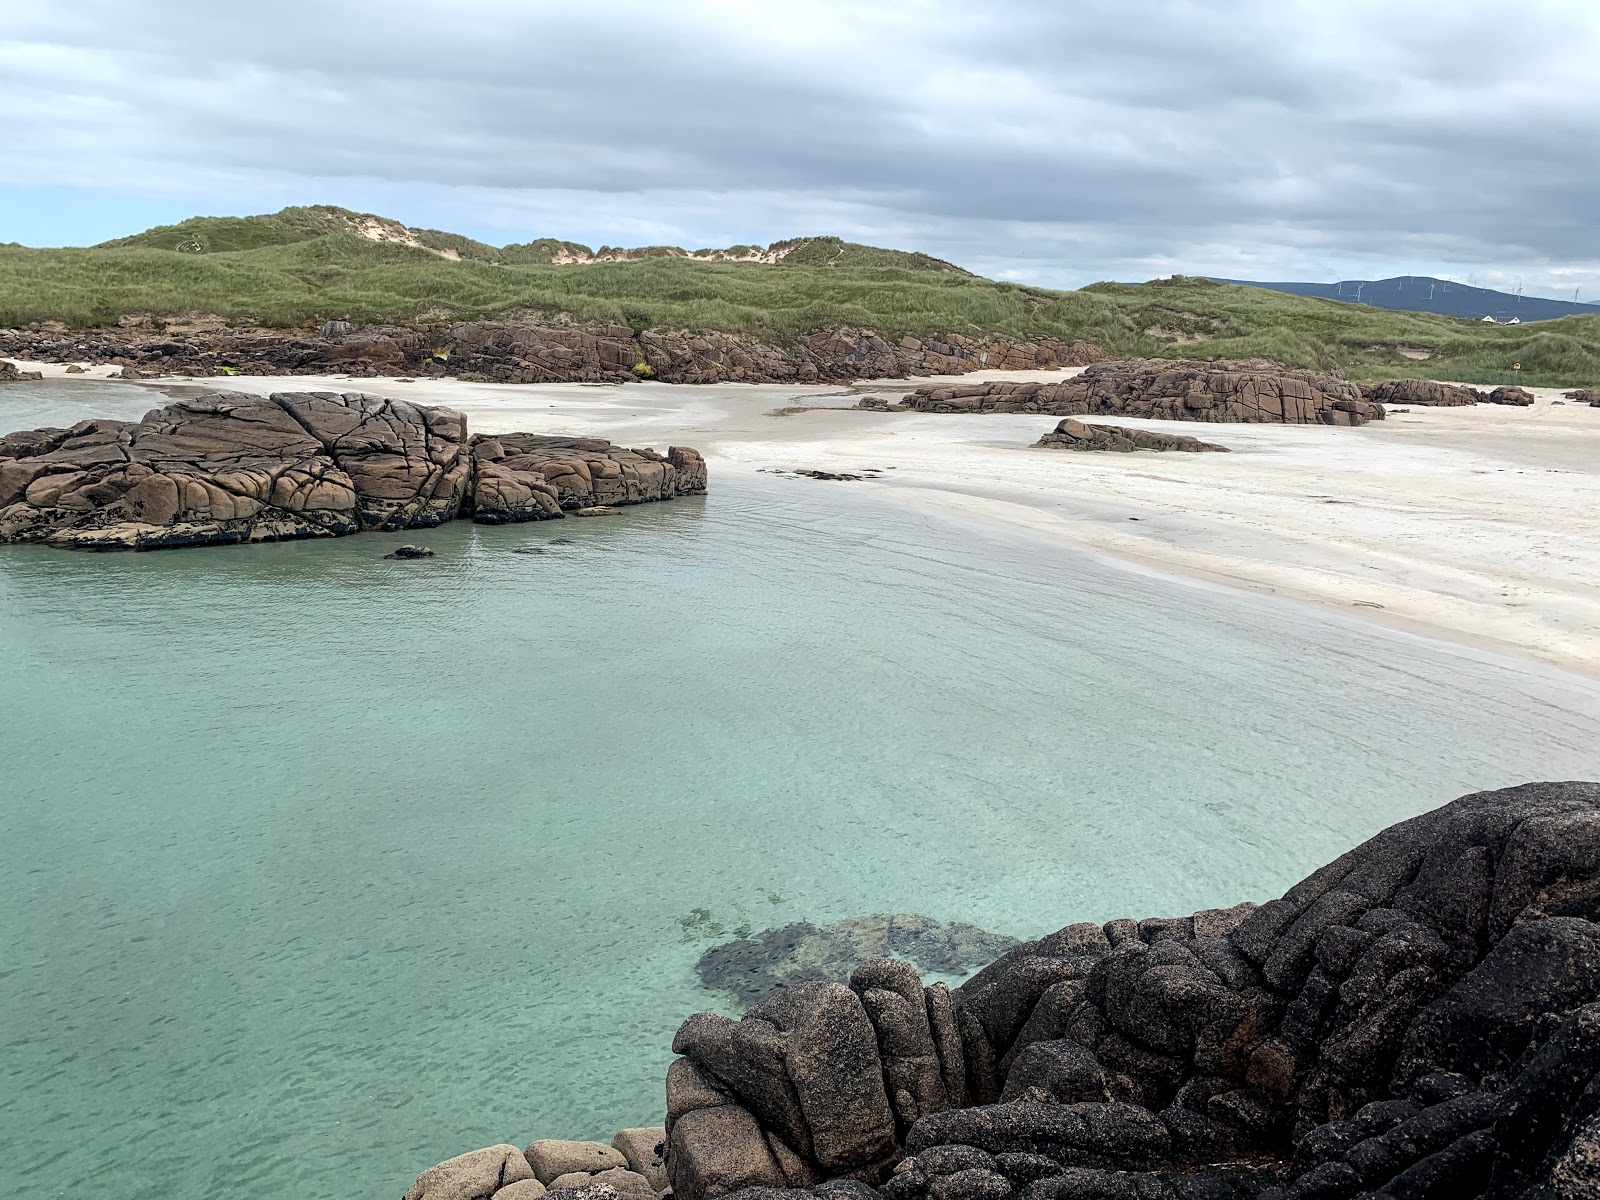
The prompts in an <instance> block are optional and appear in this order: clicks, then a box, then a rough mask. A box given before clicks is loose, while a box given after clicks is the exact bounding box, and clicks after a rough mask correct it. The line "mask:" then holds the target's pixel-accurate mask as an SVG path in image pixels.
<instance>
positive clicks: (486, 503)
mask: <svg viewBox="0 0 1600 1200" xmlns="http://www.w3.org/2000/svg"><path fill="white" fill-rule="evenodd" d="M680 463H681V464H682V466H683V470H682V471H681V472H680V469H679V465H678V464H680ZM704 490H705V464H704V461H703V460H702V459H701V458H700V456H699V455H698V454H697V453H696V452H694V451H693V450H689V449H686V448H683V447H674V448H673V451H672V453H671V454H670V455H669V456H667V457H665V458H664V457H663V456H661V455H660V454H657V453H656V452H655V451H654V450H649V449H640V450H628V449H624V448H622V447H619V446H613V445H611V444H610V443H609V442H606V441H602V440H600V439H596V438H577V439H575V438H556V437H545V436H540V435H535V434H505V435H501V436H500V437H497V438H490V439H473V438H471V437H470V436H469V435H468V432H467V424H466V418H465V417H464V416H463V415H462V414H461V413H459V412H456V411H454V410H453V409H448V408H436V407H427V406H424V405H417V404H411V403H408V402H407V401H404V400H385V399H380V398H378V397H373V396H365V395H360V394H357V393H343V394H341V393H336V392H278V393H274V394H273V395H271V396H266V397H256V396H247V395H241V394H236V393H227V392H216V393H212V394H209V395H204V396H200V397H197V398H194V399H187V400H179V401H175V402H173V403H171V404H168V405H166V406H165V407H163V408H158V409H155V410H153V411H152V412H149V413H147V414H146V415H145V416H144V418H143V419H142V420H140V421H82V422H79V423H78V424H77V425H74V426H73V427H72V428H71V429H36V430H27V431H23V432H20V433H13V434H9V435H6V436H5V437H0V543H3V542H44V543H47V544H49V545H53V546H62V547H67V548H74V549H90V550H123V549H134V550H145V549H161V548H166V547H176V546H204V545H218V544H227V543H237V542H260V541H280V540H286V539H292V538H305V537H330V536H339V535H342V534H349V533H356V532H360V531H363V530H373V529H376V530H402V529H419V528H428V527H431V526H435V525H439V524H442V523H443V522H445V521H449V520H451V519H453V518H455V517H457V516H471V517H472V518H473V519H474V520H478V521H481V522H484V523H490V524H495V523H501V522H505V521H521V520H534V519H541V518H546V517H559V516H561V515H562V514H563V511H564V510H567V509H581V508H584V507H586V506H589V505H594V504H607V505H618V504H639V503H644V502H647V501H654V500H670V499H672V498H673V497H675V496H679V495H685V494H690V493H694V492H701V491H704Z"/></svg>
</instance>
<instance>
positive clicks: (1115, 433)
mask: <svg viewBox="0 0 1600 1200" xmlns="http://www.w3.org/2000/svg"><path fill="white" fill-rule="evenodd" d="M1034 445H1035V446H1049V447H1053V448H1056V449H1060V450H1114V451H1120V452H1124V453H1126V452H1129V451H1133V450H1180V451H1184V452H1187V453H1199V452H1201V451H1205V450H1220V451H1222V452H1223V453H1227V450H1228V447H1226V446H1219V445H1217V444H1216V443H1215V442H1202V441H1201V440H1200V439H1199V438H1192V437H1185V436H1184V435H1183V434H1181V433H1154V432H1152V431H1151V430H1148V429H1129V428H1127V427H1125V426H1122V425H1086V424H1084V423H1083V422H1082V421H1080V420H1078V419H1077V418H1075V417H1068V418H1067V419H1066V420H1064V421H1062V422H1061V424H1059V425H1057V426H1056V427H1055V430H1054V431H1053V432H1051V433H1047V434H1045V435H1044V436H1043V437H1041V438H1040V439H1039V440H1038V441H1037V442H1035V443H1034Z"/></svg>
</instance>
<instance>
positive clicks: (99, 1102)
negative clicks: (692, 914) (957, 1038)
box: [0, 398, 1600, 1200]
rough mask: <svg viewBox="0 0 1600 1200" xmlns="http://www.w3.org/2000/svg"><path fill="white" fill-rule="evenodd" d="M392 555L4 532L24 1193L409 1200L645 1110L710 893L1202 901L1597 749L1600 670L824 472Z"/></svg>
mask: <svg viewBox="0 0 1600 1200" xmlns="http://www.w3.org/2000/svg"><path fill="white" fill-rule="evenodd" d="M128 403H129V405H130V407H141V406H142V407H148V406H149V405H148V403H145V402H144V401H142V400H141V401H140V402H139V403H138V404H136V403H135V402H134V398H130V399H129V400H128ZM141 410H142V408H141ZM56 419H57V420H58V421H59V420H60V419H61V418H59V417H57V418H56ZM556 537H563V538H568V539H571V542H572V544H571V545H567V546H560V545H550V544H549V543H550V540H551V539H552V538H556ZM403 540H407V539H405V538H402V537H390V536H384V535H375V534H374V535H363V536H361V537H357V538H348V539H343V540H340V541H336V542H326V543H298V544H290V545H281V546H262V547H230V548H219V549H209V550H204V551H189V552H169V553H162V554H151V555H110V556H93V555H76V554H66V553H59V552H54V551H49V550H43V549H36V548H29V547H16V548H6V549H0V663H3V664H4V669H3V670H0V703H3V705H4V713H5V723H4V726H3V732H0V752H3V759H0V761H3V763H4V767H3V773H0V795H3V804H0V878H3V879H4V881H5V884H4V890H3V892H0V1161H4V1162H5V1163H7V1164H8V1168H7V1171H6V1172H5V1173H4V1183H0V1195H5V1196H16V1197H21V1196H30V1197H35V1196H57V1195H66V1194H68V1193H69V1192H75V1191H77V1190H78V1189H80V1188H81V1187H82V1186H84V1185H85V1182H86V1181H87V1180H89V1179H91V1178H98V1179H105V1178H111V1179H114V1180H115V1189H116V1191H117V1193H118V1195H119V1196H120V1197H123V1198H124V1200H142V1198H155V1197H166V1198H170V1197H197V1198H198V1197H204V1196H210V1195H216V1194H227V1195H229V1196H249V1197H270V1198H273V1200H279V1198H282V1200H288V1198H290V1197H295V1198H300V1197H307V1196H330V1197H344V1196H351V1197H384V1198H387V1200H392V1198H393V1197H394V1196H396V1195H398V1194H399V1193H400V1192H401V1191H403V1190H404V1188H405V1187H406V1186H407V1185H408V1184H409V1183H410V1181H411V1180H412V1178H413V1177H414V1176H415V1175H416V1174H417V1172H418V1171H420V1170H421V1169H422V1168H423V1167H426V1166H428V1165H430V1164H432V1163H433V1162H435V1161H437V1160H439V1159H441V1158H444V1157H447V1156H449V1155H451V1154H454V1153H458V1152H460V1151H462V1150H466V1149H470V1148H473V1147H476V1146H480V1145H487V1144H490V1143H494V1142H500V1141H513V1142H518V1143H521V1142H524V1141H526V1140H529V1139H531V1138H533V1137H535V1136H584V1137H588V1136H601V1137H608V1136H609V1135H610V1133H611V1132H612V1131H613V1130H615V1129H617V1128H619V1127H622V1126H627V1125H637V1124H646V1123H654V1122H655V1121H657V1120H658V1119H659V1117H660V1109H661V1101H660V1096H661V1089H660V1080H661V1077H662V1074H663V1072H664V1069H665V1066H666V1062H667V1060H668V1057H669V1054H668V1044H669V1042H670V1038H671V1033H672V1030H673V1029H674V1028H675V1026H676V1025H677V1023H678V1021H679V1020H680V1019H681V1018H682V1017H683V1016H684V1015H685V1014H687V1013H688V1012H690V1011H692V1010H694V1009H696V1008H703V1007H712V1006H718V1005H719V1003H720V1002H719V1001H718V1000H717V999H716V997H714V996H712V995H710V994H708V993H706V992H704V991H703V990H701V989H700V988H699V987H698V986H697V984H696V981H695V977H694V974H693V969H692V968H693V963H694V960H695V958H696V957H697V955H698V954H699V952H700V950H701V949H702V948H703V944H701V943H692V942H685V941H683V940H682V936H683V935H682V932H681V929H680V926H679V924H678V920H677V918H678V917H679V916H681V915H683V914H686V913H688V912H689V911H690V910H691V909H694V908H697V907H703V908H708V909H711V910H713V911H715V912H716V913H718V914H719V915H721V916H723V917H724V918H726V920H727V921H728V923H730V924H731V923H733V922H734V921H736V920H738V919H741V914H742V915H743V916H746V917H748V919H749V920H750V921H751V922H752V923H753V924H754V925H755V927H757V928H760V927H762V926H764V925H776V924H781V923H783V922H786V921H791V920H797V919H800V918H809V919H812V920H816V921H819V922H820V921H828V920H834V919H837V918H841V917H847V916H852V915H856V914H860V913H868V912H873V911H880V910H886V909H889V910H899V911H915V912H922V913H927V914H929V915H931V916H934V917H937V918H940V919H945V920H948V919H958V920H967V921H974V922H976V923H978V924H980V925H983V926H984V927H986V928H989V929H994V930H997V931H1001V932H1006V933H1012V934H1016V935H1028V934H1034V933H1038V932H1041V931H1044V930H1047V929H1052V928H1056V927H1058V926H1060V925H1062V924H1065V923H1066V922H1068V921H1071V920H1079V919H1094V920H1104V919H1109V918H1112V917H1116V916H1122V915H1130V914H1131V915H1153V914H1167V913H1181V912H1188V911H1191V910H1193V909H1194V908H1196V907H1200V906H1203V905H1209V904H1216V903H1231V902H1233V901H1235V900H1238V899H1244V898H1255V899H1261V898H1265V897H1267V896H1269V895H1271V894H1274V893H1276V892H1278V891H1280V890H1281V889H1282V888H1283V887H1285V886H1286V885H1288V884H1289V883H1291V882H1293V881H1294V880H1295V879H1297V878H1299V877H1300V876H1301V875H1302V874H1304V873H1305V871H1307V870H1308V869H1309V868H1311V867H1313V866H1315V865H1317V864H1319V863H1321V862H1322V861H1324V860H1325V859H1327V858H1328V857H1330V856H1332V855H1333V854H1335V853H1337V852H1339V851H1341V850H1343V849H1344V848H1346V847H1347V846H1348V845H1349V844H1351V843H1352V842H1353V841H1354V840H1355V839H1358V838H1360V837H1363V836H1365V835H1367V834H1370V833H1372V832H1375V831H1376V830H1377V829H1379V828H1380V827H1382V826H1384V825H1386V824H1388V823H1390V822H1391V821H1394V820H1396V819H1399V818H1402V817H1405V816H1409V815H1412V814H1414V813H1417V812H1420V811H1422V810H1424V809H1427V808H1430V807H1432V806H1434V805H1436V804H1438V803H1441V802H1443V801H1445V800H1448V799H1450V798H1452V797H1454V796H1455V795H1458V794H1460V793H1462V792H1465V791H1469V790H1474V789H1478V788H1487V787H1495V786H1500V785H1504V784H1510V783H1514V782H1519V781H1522V780H1525V779H1529V778H1563V777H1580V776H1582V777H1590V778H1592V777H1595V775H1596V774H1597V773H1600V771H1597V766H1600V764H1597V762H1596V755H1595V753H1594V751H1593V747H1594V746H1595V745H1596V744H1597V743H1600V738H1597V734H1600V685H1594V684H1591V683H1588V682H1585V681H1582V680H1578V679H1574V678H1570V677H1566V676H1562V675H1559V674H1558V673H1555V672H1549V671H1544V670H1541V669H1538V668H1533V667H1522V666H1517V665H1515V664H1512V663H1509V662H1504V661H1500V660H1494V659H1489V658H1485V657H1482V656H1474V655H1471V654H1468V653H1466V652H1463V651H1457V650H1454V649H1451V648H1448V647H1444V646H1440V645H1436V644H1432V643H1428V642H1423V641H1420V640H1416V639H1410V638H1406V637H1403V636H1400V635H1395V634H1389V633H1386V632H1383V631H1381V630H1379V629H1376V628H1372V627H1368V626H1365V625H1362V624H1359V623H1356V622H1354V621H1344V620H1342V619H1339V618H1337V617H1329V616H1327V615H1325V614H1323V613H1320V612H1315V611H1312V610H1310V609H1305V608H1300V607H1296V606H1293V605H1289V604H1284V603H1278V602H1275V601H1272V600H1270V599H1266V598H1260V597H1248V596H1240V595H1236V594H1232V593H1227V592H1222V591H1215V590H1207V589H1202V588H1197V587H1191V586H1186V585H1183V584H1179V583H1175V582H1171V581H1167V580H1163V579H1160V578H1156V577H1151V576H1149V575H1144V574H1136V573H1132V572H1128V571H1124V570H1122V569H1119V568H1117V567H1114V566H1109V565H1106V564H1103V563H1101V562H1099V561H1097V560H1094V559H1091V558H1088V557H1085V556H1081V555H1077V554H1073V553H1070V552H1066V551H1062V550H1057V549H1053V548H1051V547H1048V546H1044V545H1041V544H1037V543H1033V542H1029V541H1025V540H1022V539H1015V540H1010V539H1007V538H1004V537H1000V536H997V535H993V534H990V533H986V532H981V531H979V530H976V529H974V528H970V527H967V526H963V525H960V524H955V523H946V522H942V521H936V520H931V519H923V518H921V517H918V516H916V515H913V514H911V513H909V512H907V511H903V510H901V509H900V508H898V507H896V506H891V505H885V504H879V503H876V502H874V501H872V500H870V499H867V498H864V497H863V496H862V494H861V493H859V492H855V491H852V490H851V489H850V488H848V486H846V485H828V484H822V483H814V482H811V481H802V480H777V479H773V480H770V481H769V480H765V479H763V480H762V481H761V482H759V483H744V482H736V481H729V480H720V479H714V481H713V492H712V494H711V496H709V497H707V498H706V499H704V500H681V501H678V502H675V503H673V504H670V505H653V506H647V507H643V508H638V509H632V510H629V511H628V512H627V513H626V514H625V515H624V516H622V517H618V518H613V519H609V520H604V521H577V520H569V521H564V522H560V523H551V524H543V525H536V526H513V527H503V528H496V529H486V528H476V527H473V526H470V525H457V526H447V527H445V528H443V529H439V530H433V531H429V532H428V533H427V534H426V536H425V540H426V541H427V543H428V544H429V545H431V546H432V547H433V548H434V549H435V550H436V551H437V552H438V557H436V558H434V559H432V560H428V561H424V562H417V563H396V562H389V561H385V560H384V559H383V558H382V555H383V554H385V553H386V552H387V551H388V550H389V549H390V548H392V546H394V545H395V544H398V543H399V542H400V541H403ZM410 540H418V539H417V538H416V537H415V536H413V537H412V538H411V539H410ZM525 547H536V548H544V549H546V550H547V553H544V554H537V555H533V554H518V553H514V551H515V550H517V549H518V548H525ZM6 1189H9V1190H6Z"/></svg>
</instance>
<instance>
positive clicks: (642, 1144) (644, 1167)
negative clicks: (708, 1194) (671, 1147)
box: [611, 1125, 672, 1192]
mask: <svg viewBox="0 0 1600 1200" xmlns="http://www.w3.org/2000/svg"><path fill="white" fill-rule="evenodd" d="M666 1143H667V1131H666V1129H665V1128H664V1127H662V1126H660V1125H654V1126H649V1127H646V1128H643V1129H620V1130H618V1131H617V1135H616V1136H615V1137H614V1138H612V1139H611V1145H612V1147H613V1148H614V1149H616V1150H617V1152H618V1153H620V1154H621V1155H622V1157H623V1158H625V1159H626V1160H627V1162H628V1169H629V1170H630V1171H635V1172H637V1173H638V1174H640V1175H642V1176H644V1177H645V1179H647V1180H648V1181H649V1182H650V1186H651V1187H652V1188H654V1189H655V1190H656V1191H658V1192H664V1191H666V1190H667V1189H668V1188H669V1187H671V1186H672V1184H671V1183H670V1182H668V1180H667V1167H666V1162H665V1160H664V1158H663V1155H664V1154H665V1153H666V1148H667V1146H666Z"/></svg>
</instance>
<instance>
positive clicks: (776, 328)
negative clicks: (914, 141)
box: [0, 208, 1600, 386]
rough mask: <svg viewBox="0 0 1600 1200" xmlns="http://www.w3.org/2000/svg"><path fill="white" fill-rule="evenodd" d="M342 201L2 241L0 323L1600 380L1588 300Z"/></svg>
mask: <svg viewBox="0 0 1600 1200" xmlns="http://www.w3.org/2000/svg"><path fill="white" fill-rule="evenodd" d="M354 217H356V214H348V213H344V212H343V210H337V209H317V208H312V209H286V210H284V211H283V212H282V213H277V214H273V215H272V216H270V217H244V218H228V217H218V218H196V219H194V220H192V221H187V222H184V223H183V224H181V225H177V226H165V227H162V228H160V229H155V230H150V231H147V232H146V233H144V234H139V235H136V236H134V237H131V238H125V239H121V240H120V241H118V242H113V243H107V244H106V245H104V246H99V247H92V248H88V249H60V250H40V249H28V248H24V247H21V246H0V326H6V325H9V326H16V325H25V324H28V323H31V322H36V321H61V322H64V323H66V324H68V325H72V326H79V327H90V326H101V325H110V324H114V323H115V322H116V321H117V320H118V319H119V318H121V317H123V316H127V315H130V314H140V315H149V316H153V317H156V318H164V319H184V318H190V317H194V316H196V315H201V314H203V315H213V316H218V317H222V318H225V319H226V320H227V321H229V322H230V323H233V324H236V325H246V324H249V325H262V326H268V327H276V328H302V327H305V326H308V325H312V324H315V323H317V322H320V321H323V320H327V319H330V318H340V319H348V320H352V321H373V322H404V321H410V320H418V319H431V320H456V319H470V318H476V317H515V318H523V319H532V320H539V319H550V318H552V317H555V316H557V315H565V316H567V317H570V318H575V319H577V320H580V321H605V322H610V323H616V324H625V325H629V326H632V327H633V328H635V329H639V330H642V329H648V328H657V329H688V330H717V331H724V332H729V333H736V334H742V335H746V336H750V337H756V338H760V339H763V340H768V341H774V342H779V343H782V342H784V341H788V340H792V339H794V338H795V337H798V336H800V335H803V334H806V333H811V332H816V331H819V330H825V329H829V328H837V327H840V326H851V327H855V328H868V329H873V330H876V331H879V332H880V333H883V334H892V335H896V336H898V335H900V334H906V333H909V334H913V335H918V336H922V335H928V334H940V333H966V334H970V335H981V334H997V335H1002V336H1010V337H1017V338H1030V337H1053V338H1061V339H1064V340H1068V341H1071V340H1077V339H1086V340H1089V341H1093V342H1096V343H1098V344H1099V345H1101V346H1103V347H1104V348H1105V349H1107V350H1108V351H1110V352H1112V353H1114V354H1118V355H1126V356H1132V355H1151V356H1164V357H1183V356H1196V357H1205V358H1212V357H1229V358H1267V359H1273V360H1275V361H1278V362H1283V363H1286V364H1290V365H1294V366H1305V367H1324V368H1329V367H1337V368H1340V369H1342V370H1344V371H1345V372H1346V373H1347V374H1349V375H1350V376H1352V377H1353V378H1377V377H1395V376H1404V375H1413V376H1426V377H1434V378H1440V377H1444V378H1451V379H1461V380H1466V381H1468V382H1473V383H1488V384H1496V383H1506V382H1513V381H1521V382H1526V383H1529V384H1533V385H1560V386H1568V385H1573V386H1582V385H1590V386H1594V385H1600V317H1568V318H1565V319H1562V320H1559V321H1545V322H1539V323H1537V324H1529V325H1520V326H1492V325H1484V324H1482V323H1479V322H1475V321H1466V320H1460V319H1456V318H1451V317H1439V316H1433V315H1429V314H1424V313H1403V312H1392V311H1387V310H1383V309H1375V308H1366V307H1362V306H1358V305H1352V304H1342V303H1339V302H1336V301H1332V300H1322V299H1316V298H1312V297H1303V296H1292V295H1287V294H1283V293H1278V292H1268V291H1263V290H1261V289H1257V288H1244V287H1236V286H1232V285H1227V284H1218V283H1212V282H1209V281H1206V280H1198V279H1185V278H1175V279H1172V280H1158V281H1155V282H1152V283H1146V284H1140V285H1127V284H1109V283H1102V284H1095V285H1093V286H1091V287H1088V288H1085V289H1083V290H1081V291H1076V292H1060V291H1050V290H1046V289H1043V288H1030V287H1023V286H1020V285H1017V284H1011V283H1000V282H995V281H993V280H988V279H982V278H979V277H976V276H972V275H967V274H965V273H961V272H958V271H957V270H955V269H953V268H950V267H949V264H945V263H941V262H940V261H939V260H937V259H932V258H928V257H927V256H925V255H916V254H911V253H908V252H904V251H894V250H879V249H877V248H874V247H869V246H857V245H854V244H852V243H848V242H843V241H840V240H839V239H836V238H817V239H812V240H809V241H806V242H803V243H801V244H799V245H798V246H797V247H796V248H795V249H794V250H792V251H791V252H790V254H789V256H788V257H787V258H785V259H784V260H783V261H782V262H780V263H777V264H766V263H755V262H732V261H707V260H705V259H703V258H698V259H697V258H692V257H682V256H681V252H677V253H676V254H674V255H672V256H668V255H669V253H670V251H669V249H668V248H657V249H659V250H660V251H661V253H660V254H659V255H655V254H650V255H647V256H645V257H641V258H639V259H637V260H636V261H630V262H614V263H593V264H586V265H569V266H557V265H552V264H551V263H550V261H549V259H550V258H551V257H552V256H554V255H555V254H558V253H562V252H565V251H570V250H574V249H576V250H583V249H584V248H583V247H573V246H571V245H570V244H569V243H558V242H554V241H550V240H545V241H541V242H535V243H529V244H527V245H525V246H509V247H493V246H488V245H486V244H485V243H482V242H475V241H472V240H471V239H468V238H462V237H459V236H458V235H454V234H447V233H442V232H439V231H436V230H406V229H405V227H404V226H398V225H395V228H396V229H399V230H402V231H403V232H404V234H405V235H407V236H409V237H411V238H412V240H414V241H416V242H418V243H419V244H418V245H414V246H413V245H405V244H401V243H398V242H378V241H372V240H369V239H367V238H364V237H360V236H358V235H356V234H354V233H352V232H350V231H349V230H350V228H351V224H350V220H351V218H354ZM359 219H362V220H366V219H368V218H359ZM371 219H373V220H376V219H377V218H371ZM390 224H391V225H393V224H394V223H392V222H391V223H390ZM179 246H184V247H185V249H183V250H180V249H177V247H179ZM428 246H431V247H432V248H433V250H438V251H448V252H451V253H454V254H459V255H460V259H459V261H456V260H452V259H448V258H444V257H441V256H440V254H438V253H433V252H431V251H430V250H429V249H427V248H424V247H428ZM197 247H203V248H197ZM636 253H638V252H636ZM1407 352H1409V354H1408V353H1407ZM1422 355H1426V356H1427V357H1426V359H1425V360H1423V359H1421V358H1420V356H1422ZM1518 362H1520V363H1521V364H1522V369H1521V371H1514V370H1513V364H1514V363H1518Z"/></svg>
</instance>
